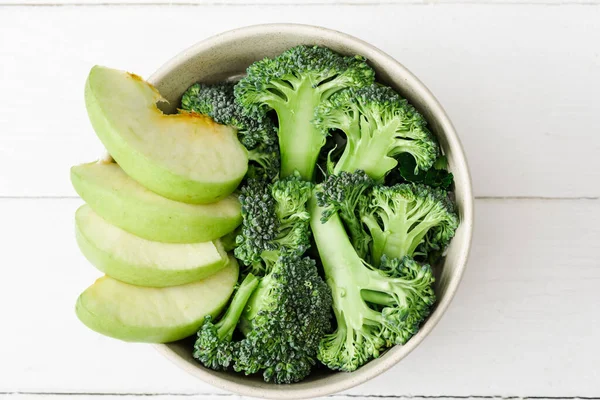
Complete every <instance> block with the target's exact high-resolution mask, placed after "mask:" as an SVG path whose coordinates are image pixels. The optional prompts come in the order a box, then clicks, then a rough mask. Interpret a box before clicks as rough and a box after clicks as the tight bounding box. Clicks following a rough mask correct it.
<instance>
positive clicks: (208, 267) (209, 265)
mask: <svg viewBox="0 0 600 400" xmlns="http://www.w3.org/2000/svg"><path fill="white" fill-rule="evenodd" d="M75 232H76V237H77V244H78V245H79V248H80V249H81V252H82V253H83V255H84V256H85V257H86V258H87V259H88V260H89V261H90V262H91V263H92V265H94V266H95V267H96V268H98V269H99V270H100V271H102V272H104V273H105V274H106V275H108V276H110V277H112V278H115V279H118V280H120V281H123V282H126V283H130V284H132V285H139V286H151V287H166V286H176V285H183V284H186V283H190V282H196V281H199V280H200V279H202V278H206V277H207V276H210V275H212V274H214V273H216V272H217V271H219V270H221V269H222V268H223V267H225V265H227V262H228V257H227V253H226V252H225V250H224V248H223V245H222V244H221V241H220V240H218V239H217V240H215V241H210V242H201V243H189V244H187V243H181V244H180V243H161V242H153V241H150V240H146V239H143V238H140V237H138V236H135V235H132V234H131V233H129V232H126V231H124V230H123V229H121V228H119V227H117V226H115V225H113V224H111V223H109V222H107V221H106V220H105V219H104V218H102V217H100V216H99V215H98V214H96V213H95V212H94V211H92V209H91V208H90V207H89V206H88V205H84V206H81V207H80V208H79V209H78V210H77V212H76V213H75Z"/></svg>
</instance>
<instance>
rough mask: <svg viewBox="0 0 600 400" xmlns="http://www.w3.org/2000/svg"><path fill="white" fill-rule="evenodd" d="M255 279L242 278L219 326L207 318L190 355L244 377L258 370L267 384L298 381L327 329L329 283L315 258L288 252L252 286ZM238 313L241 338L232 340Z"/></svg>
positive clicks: (329, 295) (305, 370)
mask: <svg viewBox="0 0 600 400" xmlns="http://www.w3.org/2000/svg"><path fill="white" fill-rule="evenodd" d="M256 281H257V278H254V277H253V275H252V274H249V275H248V276H247V277H246V279H245V280H244V281H243V282H242V284H241V286H240V289H239V290H238V291H237V293H236V294H235V295H234V298H233V301H232V302H231V305H230V306H229V308H228V309H227V311H226V312H225V314H224V316H223V317H222V319H221V320H220V321H219V322H218V323H217V324H213V323H212V321H211V319H210V317H209V318H207V319H206V320H205V322H204V325H203V326H202V328H201V329H200V331H199V333H198V339H197V340H196V344H195V352H194V357H195V358H196V359H198V360H199V361H200V362H202V363H203V364H204V365H205V366H207V367H210V368H213V369H226V368H228V367H230V366H232V367H233V369H234V370H235V371H237V372H244V373H246V375H249V374H254V373H258V372H261V371H262V374H263V378H264V380H265V381H267V382H275V383H293V382H298V381H300V380H302V379H303V378H305V377H306V376H307V375H308V374H309V373H310V370H311V369H312V367H313V365H314V364H315V362H316V356H317V350H318V347H319V343H320V341H321V338H322V337H323V336H324V335H325V334H326V333H327V332H329V331H330V329H331V305H332V299H331V292H330V290H329V287H328V286H327V285H326V284H325V282H324V281H323V280H322V279H321V277H320V276H319V275H318V272H317V268H316V265H315V262H314V261H313V260H311V259H310V258H308V257H305V258H300V257H298V256H288V255H285V256H281V257H280V258H279V259H278V260H277V262H275V264H274V265H273V267H272V269H271V272H270V273H269V274H268V275H266V276H265V277H263V278H261V279H260V282H258V287H257V288H256V290H254V288H255V287H256V283H257V282H256ZM248 293H251V296H248ZM240 315H242V322H241V323H240V324H239V327H240V330H241V331H242V333H243V334H244V337H243V338H242V339H240V340H235V339H232V333H233V328H234V327H235V325H236V323H237V321H238V318H239V317H240Z"/></svg>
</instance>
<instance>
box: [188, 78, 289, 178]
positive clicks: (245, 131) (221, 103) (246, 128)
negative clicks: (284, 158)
mask: <svg viewBox="0 0 600 400" xmlns="http://www.w3.org/2000/svg"><path fill="white" fill-rule="evenodd" d="M234 85H235V84H234V83H232V82H221V83H217V84H213V85H206V84H200V83H196V84H194V85H192V86H190V88H189V89H188V90H187V91H186V92H185V93H184V94H183V97H182V98H181V108H182V109H184V110H186V111H193V112H196V113H199V114H204V115H208V116H209V117H211V118H212V119H214V120H215V122H217V123H219V124H223V125H229V126H232V127H234V128H236V129H237V130H238V138H239V139H240V142H241V143H242V144H243V145H244V146H245V147H246V148H247V149H248V160H249V161H250V165H249V168H248V177H251V178H260V179H273V178H274V177H276V176H277V174H278V173H279V145H278V143H277V128H276V127H275V124H274V123H273V121H271V119H270V118H268V117H267V116H265V115H262V116H256V117H249V116H247V115H244V114H243V112H242V108H241V107H240V106H239V105H238V104H237V103H236V102H235V97H234V94H233V87H234Z"/></svg>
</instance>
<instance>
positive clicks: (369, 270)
mask: <svg viewBox="0 0 600 400" xmlns="http://www.w3.org/2000/svg"><path fill="white" fill-rule="evenodd" d="M309 208H310V212H311V227H312V230H313V235H314V238H315V242H316V245H317V248H318V250H319V255H320V258H321V262H322V263H323V269H324V271H325V276H326V280H327V283H328V285H329V287H330V288H331V290H332V296H333V310H334V314H335V318H336V320H337V328H336V330H335V331H334V332H333V333H331V334H327V335H325V336H324V338H323V340H322V341H321V343H320V345H319V352H318V358H319V360H320V361H321V362H322V363H323V364H325V365H326V366H328V367H329V368H331V369H334V370H341V371H354V370H355V369H357V368H359V367H360V366H362V365H363V364H365V363H366V362H368V361H369V360H371V359H372V358H376V357H378V356H379V355H380V354H381V352H382V351H384V350H385V349H386V348H388V347H391V346H393V345H395V344H404V343H406V342H407V341H408V340H409V339H410V337H411V336H412V335H414V334H415V333H416V332H417V331H418V329H419V325H420V324H421V322H422V321H423V319H425V317H427V316H428V315H429V312H430V309H431V306H432V305H433V303H434V302H435V295H434V292H433V282H434V277H433V273H432V270H431V268H430V267H429V266H428V265H423V266H421V265H419V264H418V263H417V262H415V261H414V260H413V259H412V258H410V257H408V256H406V257H403V258H401V259H400V258H388V257H382V259H381V265H380V267H379V268H374V267H372V266H370V265H369V264H367V263H366V262H365V261H364V260H363V259H362V258H360V256H359V255H358V254H357V253H356V251H355V250H354V248H353V246H352V243H351V242H350V240H349V238H348V235H347V234H346V231H345V230H344V227H343V225H342V222H341V220H340V218H339V216H338V215H337V214H333V215H331V216H329V219H328V220H327V222H325V223H323V222H322V221H321V217H322V213H323V211H324V209H323V208H322V207H319V206H318V205H317V203H316V199H315V198H312V199H311V201H310V202H309Z"/></svg>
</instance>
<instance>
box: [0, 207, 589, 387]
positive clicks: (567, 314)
mask: <svg viewBox="0 0 600 400" xmlns="http://www.w3.org/2000/svg"><path fill="white" fill-rule="evenodd" d="M80 204H81V201H79V200H75V199H27V200H19V199H2V200H0V221H2V224H0V242H1V243H4V244H5V245H4V246H3V247H2V256H3V263H2V265H3V270H4V274H3V277H4V279H2V280H0V304H1V305H2V318H3V319H2V321H3V323H2V328H3V329H2V340H1V341H0V360H2V361H1V362H0V393H11V392H51V393H65V392H66V393H114V394H119V393H150V394H152V393H154V394H156V393H158V394H169V393H173V394H194V395H199V394H210V393H223V392H221V391H218V390H216V389H213V388H211V387H210V386H208V385H207V384H204V383H202V382H199V381H197V380H195V379H194V378H192V377H190V376H188V375H187V374H185V373H184V372H182V371H179V370H178V369H177V368H176V367H174V366H173V365H171V364H170V363H169V362H168V361H167V360H165V359H163V358H162V356H160V355H159V354H158V353H156V352H155V351H154V350H153V349H152V348H151V347H149V346H148V345H143V344H127V343H123V342H119V341H116V340H112V339H109V338H105V337H102V336H100V335H98V334H96V333H94V332H91V331H89V330H88V329H87V328H85V327H84V326H83V325H82V324H80V323H79V322H78V321H77V319H76V317H75V315H74V312H73V306H74V302H75V299H76V298H77V295H78V294H79V292H80V291H82V290H83V289H84V288H85V287H86V286H87V285H89V284H91V283H92V282H93V280H94V279H95V278H96V277H98V276H99V275H100V274H99V273H98V272H96V271H95V270H94V269H93V268H92V267H91V266H90V265H88V263H87V262H86V261H85V260H84V258H83V256H81V255H80V254H79V252H78V249H77V247H76V244H75V239H74V237H73V226H72V225H73V213H74V211H75V209H76V208H77V207H78V206H79V205H80ZM476 210H477V211H476V212H477V215H476V217H477V218H476V221H477V224H476V229H475V237H474V243H473V251H472V255H471V259H470V262H469V268H468V269H467V272H466V275H465V277H464V280H463V282H462V284H461V287H460V289H459V292H458V294H457V296H456V298H455V300H454V302H453V304H452V305H451V307H450V309H449V310H448V313H447V315H446V316H445V317H444V318H443V319H442V321H441V322H440V324H439V325H438V326H437V327H436V328H435V330H434V331H433V332H432V334H431V335H430V336H429V337H428V338H427V340H425V341H424V342H423V344H422V345H421V346H420V347H419V348H418V349H417V350H416V351H414V352H413V353H412V354H411V355H410V356H409V357H408V358H406V359H405V360H404V361H403V362H401V363H400V364H399V365H398V366H396V367H395V368H393V369H392V370H391V371H388V372H387V373H385V374H383V375H382V376H380V377H378V378H376V379H374V380H372V381H371V382H368V383H366V384H365V385H362V386H360V387H358V388H355V389H353V390H351V391H349V392H348V393H347V394H349V395H356V396H363V395H381V396H440V395H441V396H443V395H452V396H473V395H477V396H551V397H554V396H567V397H572V396H588V397H593V396H596V397H600V374H599V369H598V368H597V359H598V354H599V352H600V345H599V344H598V340H597V338H598V337H599V336H600V314H599V313H598V312H597V308H598V304H599V302H600V292H599V291H598V290H597V287H598V284H599V282H600V268H599V262H598V251H599V250H600V247H599V246H600V245H599V244H598V237H600V201H599V200H595V201H592V200H570V201H566V200H565V201H558V200H555V201H545V200H511V201H507V200H479V201H477V207H476ZM0 397H3V395H2V394H0Z"/></svg>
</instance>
